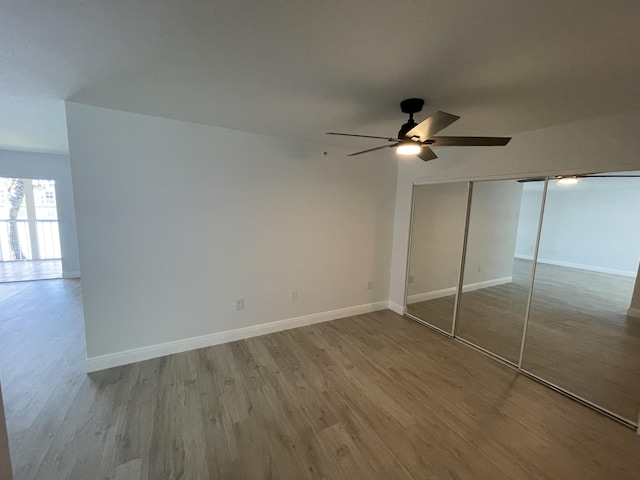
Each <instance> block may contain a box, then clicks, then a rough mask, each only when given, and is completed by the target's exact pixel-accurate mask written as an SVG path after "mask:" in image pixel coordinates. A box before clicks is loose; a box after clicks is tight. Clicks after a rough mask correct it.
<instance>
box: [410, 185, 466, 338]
mask: <svg viewBox="0 0 640 480" xmlns="http://www.w3.org/2000/svg"><path fill="white" fill-rule="evenodd" d="M468 192H469V184H468V183H441V184H432V185H416V186H415V187H414V189H413V216H412V222H411V246H410V251H409V269H408V275H407V299H406V303H407V309H406V312H407V314H409V315H411V316H412V317H414V319H418V320H420V321H422V322H425V323H427V324H428V325H429V326H431V327H435V328H437V329H438V330H441V331H443V332H445V333H447V334H449V335H452V334H453V312H454V308H455V300H456V291H457V289H458V282H459V278H460V255H461V254H462V243H463V239H464V226H465V218H466V211H467V196H468Z"/></svg>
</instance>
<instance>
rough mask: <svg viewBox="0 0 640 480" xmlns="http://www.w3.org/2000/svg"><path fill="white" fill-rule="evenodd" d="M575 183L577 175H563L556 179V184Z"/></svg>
mask: <svg viewBox="0 0 640 480" xmlns="http://www.w3.org/2000/svg"><path fill="white" fill-rule="evenodd" d="M576 183H578V178H577V177H563V178H561V179H560V180H558V185H564V186H567V185H575V184H576Z"/></svg>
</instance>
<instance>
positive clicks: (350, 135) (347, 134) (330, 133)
mask: <svg viewBox="0 0 640 480" xmlns="http://www.w3.org/2000/svg"><path fill="white" fill-rule="evenodd" d="M327 135H341V136H343V137H362V138H378V139H380V140H388V141H389V142H397V141H398V139H397V138H391V137H376V136H375V135H358V134H355V133H336V132H327Z"/></svg>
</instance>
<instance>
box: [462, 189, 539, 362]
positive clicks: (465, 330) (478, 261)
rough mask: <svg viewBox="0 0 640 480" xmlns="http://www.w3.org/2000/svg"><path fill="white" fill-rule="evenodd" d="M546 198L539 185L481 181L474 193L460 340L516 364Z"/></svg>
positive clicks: (465, 264) (465, 265)
mask: <svg viewBox="0 0 640 480" xmlns="http://www.w3.org/2000/svg"><path fill="white" fill-rule="evenodd" d="M542 184H544V182H542ZM533 185H536V187H533V188H532V186H533ZM525 189H526V190H525ZM542 193H543V191H542V189H541V188H537V184H536V183H534V182H527V183H524V182H523V181H521V180H501V181H494V182H476V183H474V184H473V189H472V196H471V209H470V214H469V228H468V234H467V242H466V255H465V263H464V282H463V286H462V294H461V296H460V305H459V309H458V310H459V313H458V320H457V328H456V335H457V336H459V337H460V338H462V339H464V340H466V341H468V342H470V343H472V344H473V345H475V346H477V347H480V348H482V349H484V350H487V351H489V352H491V353H492V354H494V355H496V356H498V357H500V358H501V359H502V360H505V361H507V362H510V363H512V364H514V365H516V364H517V363H518V361H519V359H520V349H521V345H522V334H523V331H524V323H525V314H526V310H527V301H528V299H529V290H530V287H531V278H532V272H533V262H532V260H533V249H534V247H535V244H536V238H537V234H538V223H539V220H540V208H541V206H542ZM521 212H522V213H523V214H522V215H521Z"/></svg>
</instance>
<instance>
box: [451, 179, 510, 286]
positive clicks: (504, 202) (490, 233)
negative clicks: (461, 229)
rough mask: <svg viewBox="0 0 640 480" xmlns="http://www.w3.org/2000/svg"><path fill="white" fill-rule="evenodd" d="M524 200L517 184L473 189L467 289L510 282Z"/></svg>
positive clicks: (501, 183) (485, 184)
mask: <svg viewBox="0 0 640 480" xmlns="http://www.w3.org/2000/svg"><path fill="white" fill-rule="evenodd" d="M521 197H522V184H520V183H518V182H516V181H499V182H477V183H475V184H474V185H473V194H472V197H471V215H470V218H469V235H468V240H467V255H466V261H465V267H464V285H470V284H471V285H473V284H478V283H484V282H491V281H497V280H502V281H503V282H505V283H506V282H508V281H510V277H511V276H512V272H513V254H514V251H515V244H516V234H517V231H518V216H519V213H520V199H521Z"/></svg>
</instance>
